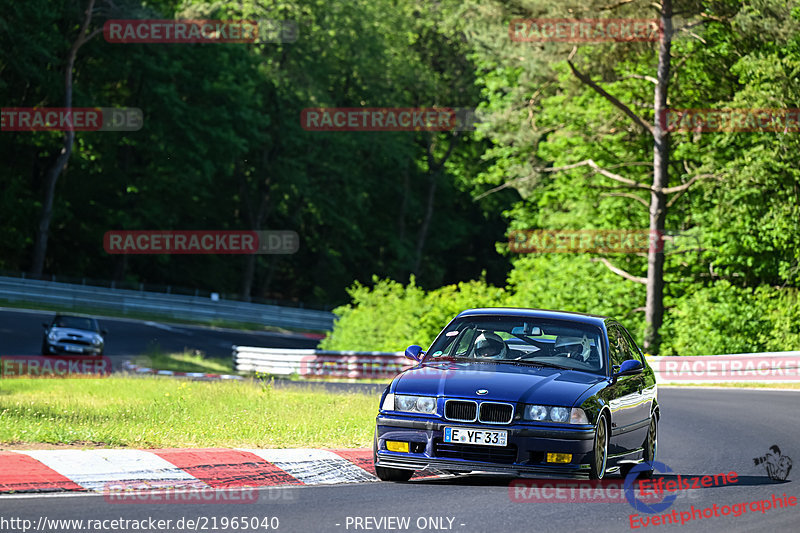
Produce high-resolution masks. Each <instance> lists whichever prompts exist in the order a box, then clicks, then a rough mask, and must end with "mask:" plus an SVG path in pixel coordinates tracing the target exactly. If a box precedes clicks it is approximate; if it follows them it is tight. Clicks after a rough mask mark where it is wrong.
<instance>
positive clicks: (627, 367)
mask: <svg viewBox="0 0 800 533" xmlns="http://www.w3.org/2000/svg"><path fill="white" fill-rule="evenodd" d="M615 368H616V367H615ZM643 370H644V366H643V365H642V362H641V361H639V360H638V359H628V360H627V361H623V362H622V364H621V365H619V370H617V371H616V372H614V374H613V375H612V377H613V378H618V377H620V376H633V375H635V374H641V373H642V371H643Z"/></svg>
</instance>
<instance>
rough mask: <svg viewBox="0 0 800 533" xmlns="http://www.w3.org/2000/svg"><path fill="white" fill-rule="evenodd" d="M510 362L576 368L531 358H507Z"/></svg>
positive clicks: (567, 368)
mask: <svg viewBox="0 0 800 533" xmlns="http://www.w3.org/2000/svg"><path fill="white" fill-rule="evenodd" d="M507 361H508V362H509V363H522V364H525V365H538V366H547V367H550V368H560V369H561V370H574V369H573V368H570V367H568V366H563V365H557V364H555V363H545V362H544V361H533V360H530V359H507Z"/></svg>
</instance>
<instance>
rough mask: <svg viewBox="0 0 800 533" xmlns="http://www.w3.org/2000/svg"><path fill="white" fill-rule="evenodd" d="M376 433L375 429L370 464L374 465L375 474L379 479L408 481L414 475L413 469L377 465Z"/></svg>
mask: <svg viewBox="0 0 800 533" xmlns="http://www.w3.org/2000/svg"><path fill="white" fill-rule="evenodd" d="M377 463H378V433H377V431H376V433H375V435H374V437H373V439H372V464H373V466H374V467H375V474H377V476H378V479H380V480H381V481H408V480H409V479H411V476H413V475H414V471H413V470H403V469H402V468H386V467H384V466H378V465H377Z"/></svg>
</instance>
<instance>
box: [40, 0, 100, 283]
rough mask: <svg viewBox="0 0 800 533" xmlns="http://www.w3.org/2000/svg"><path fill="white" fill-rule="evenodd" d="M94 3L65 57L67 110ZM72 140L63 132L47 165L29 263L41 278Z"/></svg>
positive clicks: (89, 8) (87, 9)
mask: <svg viewBox="0 0 800 533" xmlns="http://www.w3.org/2000/svg"><path fill="white" fill-rule="evenodd" d="M94 3H95V0H89V4H88V6H87V7H86V17H85V18H84V20H83V25H82V26H81V29H80V32H79V33H78V37H77V38H76V39H75V41H74V42H73V43H72V48H70V50H69V55H68V56H67V66H66V71H65V72H64V107H65V108H66V109H68V110H69V109H71V108H72V69H73V68H75V58H76V57H77V56H78V50H79V49H80V47H81V46H83V45H84V44H85V43H86V42H87V41H89V39H91V38H92V37H94V36H95V35H96V34H97V31H95V32H92V33H91V34H88V35H87V33H86V32H87V30H88V29H89V24H90V23H91V22H92V10H93V9H94ZM74 142H75V132H74V131H71V130H70V131H66V132H64V141H63V145H62V148H61V153H60V154H58V157H56V160H55V161H53V164H52V165H50V167H49V168H48V169H47V172H46V173H45V180H44V183H45V187H44V202H42V213H41V215H40V216H39V227H38V228H37V229H36V240H35V242H34V245H33V261H32V265H31V274H33V276H34V277H37V278H40V277H41V276H42V273H43V272H44V261H45V257H46V255H47V238H48V237H49V234H50V222H51V221H52V219H53V202H54V200H55V195H56V183H57V182H58V178H59V176H61V172H62V171H63V170H64V168H65V167H66V166H67V163H68V162H69V158H70V156H71V155H72V145H73V143H74Z"/></svg>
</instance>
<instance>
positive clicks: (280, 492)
mask: <svg viewBox="0 0 800 533" xmlns="http://www.w3.org/2000/svg"><path fill="white" fill-rule="evenodd" d="M659 397H660V402H661V407H662V415H663V416H662V421H661V424H660V427H659V429H660V438H659V455H658V460H659V461H661V462H663V463H666V464H667V465H668V466H669V467H671V468H672V470H673V471H674V474H670V475H668V476H665V477H664V479H665V480H668V479H674V478H675V476H676V475H677V474H680V475H682V476H699V475H706V474H708V475H714V474H720V473H727V472H731V471H735V472H736V473H737V474H738V482H737V483H736V484H733V485H728V486H724V487H712V488H703V489H697V490H693V491H688V492H683V493H680V494H679V496H678V498H677V499H676V500H675V502H674V503H673V505H672V507H671V508H670V509H668V510H665V511H661V512H660V513H659V515H664V514H667V513H671V512H672V510H673V509H674V510H676V511H677V512H678V516H680V512H681V511H689V510H690V509H691V506H694V507H695V508H696V509H702V508H705V507H712V506H714V505H715V504H717V505H718V507H719V509H722V508H723V506H732V505H734V504H740V503H746V502H748V503H749V502H753V501H756V500H765V499H771V497H772V495H773V494H775V495H776V496H778V497H780V496H782V495H783V494H784V493H785V494H786V496H787V497H791V496H794V497H800V490H798V488H797V486H796V485H794V483H793V482H792V480H793V479H794V478H796V477H797V476H798V474H799V473H800V466H797V467H795V468H794V469H793V471H792V472H791V473H790V474H789V478H788V480H787V481H785V482H774V481H771V480H770V479H769V478H768V477H767V476H766V470H765V469H764V467H763V465H762V466H755V465H754V462H753V458H754V457H757V456H761V455H764V454H765V453H766V452H767V450H768V449H769V447H770V446H772V445H774V444H777V445H778V446H780V448H781V451H782V453H783V455H786V456H788V457H790V458H794V459H795V461H798V460H800V446H799V445H798V443H799V442H800V438H798V437H800V428H799V427H798V419H799V418H800V417H798V415H797V404H798V395H797V393H793V392H783V391H748V390H710V389H667V388H662V389H661V390H660V392H659ZM656 477H658V476H656ZM509 481H510V480H509V479H507V478H506V479H503V478H490V477H484V476H479V475H470V476H462V477H458V478H446V479H429V480H420V481H413V482H409V483H402V484H397V483H365V484H352V485H333V486H319V485H318V486H313V487H281V488H265V489H262V490H261V492H260V497H259V500H258V501H257V502H255V503H250V504H246V505H242V504H230V503H226V504H214V505H210V504H204V505H197V504H193V503H179V504H178V503H160V504H155V503H152V502H148V503H146V504H138V505H135V504H126V505H122V504H119V503H109V502H106V501H105V500H104V498H103V496H102V495H82V494H77V495H76V494H71V495H64V494H55V495H10V496H3V497H0V517H6V518H8V517H18V518H24V519H28V520H32V523H33V524H37V523H38V521H39V519H40V517H47V518H48V519H58V518H80V519H84V520H86V519H92V520H95V519H100V520H104V519H119V518H123V519H136V520H141V519H147V518H153V519H154V520H158V519H171V520H173V523H174V521H176V520H179V519H181V518H185V519H198V518H201V517H205V519H206V520H207V521H206V522H205V525H206V528H205V529H203V528H202V527H198V528H197V530H198V531H204V530H207V531H214V529H213V527H212V526H213V525H214V522H213V519H214V518H216V520H217V529H216V530H218V531H223V530H227V531H234V529H232V528H222V527H221V526H220V524H219V519H220V518H221V517H234V516H238V517H248V518H252V517H260V518H264V517H277V518H278V520H279V522H280V526H279V528H278V529H277V531H287V532H302V533H305V532H317V531H322V532H328V531H330V532H344V531H463V532H470V533H472V532H486V533H504V532H514V533H517V532H527V531H553V532H558V533H564V532H572V531H632V530H634V529H632V528H631V523H630V518H629V517H630V515H632V514H638V515H639V516H640V517H642V516H645V514H644V513H640V512H637V511H635V510H634V509H633V507H632V506H631V505H629V504H628V503H627V502H623V503H597V502H592V503H574V502H572V503H561V502H557V503H550V502H548V503H541V502H539V503H532V502H515V501H512V499H511V498H510V497H509V487H508V484H509ZM649 516H654V515H649ZM365 517H370V519H369V520H365ZM387 517H408V518H409V522H408V526H405V525H404V524H403V525H402V526H401V527H399V528H398V527H395V528H394V529H387V528H384V527H379V526H378V522H376V521H377V520H381V519H384V520H385V519H386V518H387ZM357 518H358V519H359V520H357ZM373 518H374V520H375V521H373ZM798 519H800V508H799V507H786V508H778V509H770V510H767V511H766V512H765V513H762V512H761V511H759V510H757V509H756V510H754V511H753V510H750V508H749V507H748V510H747V512H745V513H744V514H741V516H738V517H734V516H733V514H731V515H729V516H719V517H710V518H702V519H697V520H693V521H688V522H687V523H686V524H684V525H680V524H678V525H654V524H651V525H650V526H649V527H646V528H644V527H641V526H639V527H638V528H637V529H635V531H642V530H646V531H666V530H673V531H723V530H724V531H748V532H749V531H770V532H781V531H797V523H798ZM273 523H274V522H273ZM357 524H358V525H359V527H356V525H357ZM384 524H385V522H384ZM397 524H398V523H397V522H392V525H393V526H396V525H397ZM196 525H197V524H196ZM636 525H639V524H636ZM418 526H419V527H418ZM186 530H187V529H182V530H180V529H174V528H173V529H171V530H170V531H186ZM4 531H9V530H7V529H6V530H4ZM10 531H21V529H16V530H10ZM52 531H54V533H56V532H61V531H64V532H66V531H74V529H58V530H52ZM192 531H194V529H192ZM236 531H273V529H266V528H260V529H236Z"/></svg>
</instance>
